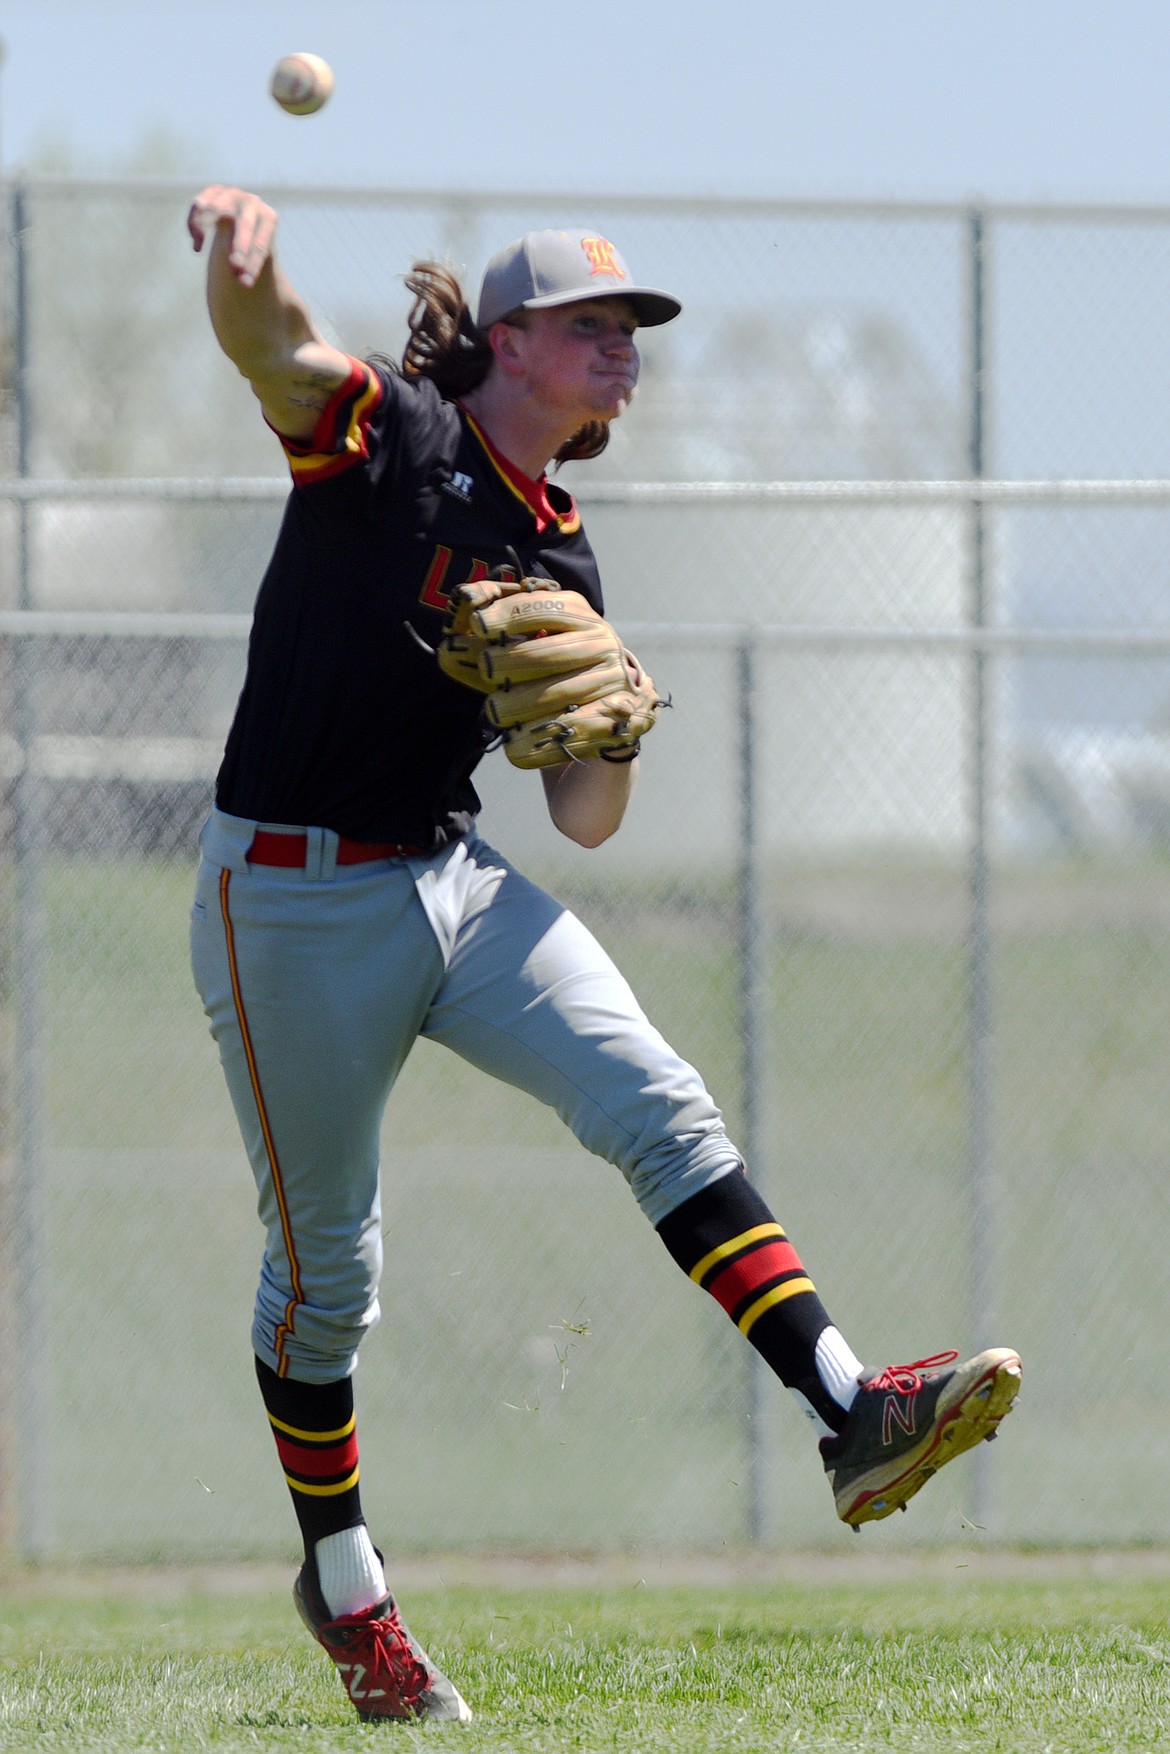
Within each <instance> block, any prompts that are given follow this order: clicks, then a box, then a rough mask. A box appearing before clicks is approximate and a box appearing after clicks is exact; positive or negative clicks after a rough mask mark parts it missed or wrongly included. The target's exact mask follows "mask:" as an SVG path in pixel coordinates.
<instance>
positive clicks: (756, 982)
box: [735, 638, 774, 1542]
mask: <svg viewBox="0 0 1170 1754" xmlns="http://www.w3.org/2000/svg"><path fill="white" fill-rule="evenodd" d="M735 663H736V684H737V698H738V702H739V800H740V820H739V866H738V870H737V873H736V926H737V946H736V948H737V959H738V963H739V1013H740V1085H741V1091H742V1103H743V1108H742V1122H741V1125H742V1128H743V1148H744V1154H745V1156H746V1158H747V1163H748V1169H749V1172H750V1174H751V1176H752V1178H753V1180H756V1181H757V1182H758V1180H759V1178H760V1175H761V1171H762V1169H763V1165H764V1150H763V1146H764V1138H763V1133H764V1128H763V1105H762V1100H761V1080H762V1078H763V1073H764V1018H765V1007H766V1003H767V978H766V969H765V962H764V958H765V942H764V928H763V898H762V893H761V891H762V873H761V868H760V843H759V831H758V822H757V813H756V746H757V737H756V705H757V699H756V696H757V684H756V673H755V666H756V657H755V648H754V645H753V642H752V641H751V639H749V638H744V639H742V640H741V641H740V643H739V645H738V647H737V649H736V654H735ZM747 1373H748V1375H747V1400H748V1454H749V1462H748V1480H749V1509H748V1531H749V1534H750V1536H751V1539H752V1540H753V1541H755V1542H766V1541H768V1540H769V1539H770V1538H771V1536H772V1533H773V1521H774V1519H773V1516H772V1514H771V1503H770V1499H771V1494H770V1492H769V1473H768V1463H769V1454H768V1450H769V1445H768V1441H767V1432H768V1409H769V1406H770V1401H769V1391H770V1390H771V1389H772V1388H773V1387H774V1379H773V1377H772V1374H771V1372H770V1371H769V1370H768V1368H767V1366H766V1365H765V1363H764V1361H763V1359H762V1358H761V1357H760V1355H759V1353H758V1352H757V1351H756V1350H755V1348H754V1347H752V1348H750V1349H749V1353H748V1363H747Z"/></svg>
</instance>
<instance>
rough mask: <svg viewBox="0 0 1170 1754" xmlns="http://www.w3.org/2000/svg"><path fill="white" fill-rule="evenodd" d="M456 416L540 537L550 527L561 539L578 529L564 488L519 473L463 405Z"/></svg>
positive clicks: (544, 477) (576, 514)
mask: <svg viewBox="0 0 1170 1754" xmlns="http://www.w3.org/2000/svg"><path fill="white" fill-rule="evenodd" d="M459 412H460V413H461V414H462V416H463V418H464V420H465V421H466V422H467V424H468V426H469V427H470V428H471V430H472V432H473V433H474V434H475V437H476V438H477V439H478V440H479V442H480V444H481V445H482V446H483V449H484V452H485V453H486V455H487V458H488V461H489V462H490V463H491V465H492V467H493V468H494V469H495V471H496V474H497V475H498V476H499V477H500V479H501V480H502V481H503V483H504V485H505V487H506V488H507V489H508V491H509V492H510V493H512V494H513V495H514V496H515V497H516V498H517V499H518V500H520V501H521V502H522V503H523V504H524V505H526V506H527V507H528V510H529V511H530V512H531V514H532V516H533V518H534V520H535V522H536V533H537V535H538V536H543V535H544V532H545V531H546V530H548V529H550V528H552V527H553V526H555V527H556V529H558V530H559V531H560V533H561V535H562V536H568V535H571V534H572V532H573V531H574V530H579V529H580V528H581V514H580V512H579V511H578V510H577V507H576V504H575V502H574V500H573V496H572V494H571V493H566V492H565V489H564V488H563V487H554V486H553V484H552V483H551V482H550V481H549V478H548V476H547V475H545V474H542V475H541V476H540V478H539V480H536V481H534V480H533V478H532V476H531V475H525V473H524V471H523V469H518V468H517V467H516V465H515V463H513V462H512V461H511V459H510V458H508V457H505V455H504V453H503V451H501V450H497V448H496V446H495V445H493V443H492V441H491V439H490V438H489V437H488V435H487V433H486V432H485V431H484V430H483V427H482V426H480V424H479V422H478V421H477V420H476V419H475V417H474V415H472V414H469V413H468V412H467V409H466V408H465V407H464V406H463V404H462V402H460V403H459ZM554 495H555V498H554Z"/></svg>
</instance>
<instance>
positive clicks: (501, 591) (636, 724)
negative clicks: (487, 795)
mask: <svg viewBox="0 0 1170 1754" xmlns="http://www.w3.org/2000/svg"><path fill="white" fill-rule="evenodd" d="M437 655H438V659H439V665H440V667H441V669H442V670H443V672H444V673H445V674H446V675H448V676H450V677H452V678H453V679H454V680H455V681H457V682H462V683H464V684H465V685H466V686H467V687H470V688H476V689H478V690H479V691H480V692H481V693H483V694H485V695H487V697H488V698H487V700H486V702H485V705H484V713H485V716H486V718H487V720H488V722H489V724H491V725H492V726H494V728H495V729H496V730H497V731H499V733H500V737H501V741H502V742H503V745H504V753H505V754H506V755H507V757H508V760H509V761H510V762H512V764H513V766H515V767H523V768H532V767H551V766H554V765H559V764H561V763H564V762H565V761H591V760H593V759H595V758H600V759H602V760H605V761H632V760H633V759H634V756H635V755H636V754H637V753H638V740H639V738H641V737H643V736H645V734H646V732H647V731H649V730H651V729H652V727H653V725H654V722H655V720H656V719H657V717H658V712H659V709H660V708H661V707H662V706H664V705H665V704H666V702H664V701H663V699H662V698H661V697H660V696H659V694H658V693H657V691H656V690H655V687H654V684H653V682H652V681H651V679H650V677H649V676H647V675H646V673H645V671H644V670H643V669H642V667H641V665H640V664H639V663H638V660H637V659H636V658H635V657H634V655H633V653H632V652H630V651H628V650H627V649H626V647H625V646H623V644H622V642H621V640H620V639H619V638H618V635H617V633H616V632H615V630H614V629H613V628H612V627H611V626H610V624H609V622H608V621H606V620H605V619H604V617H602V616H600V615H598V613H597V611H596V610H595V609H594V608H592V606H591V605H590V604H589V603H588V602H587V601H586V600H585V598H584V597H582V596H581V595H580V593H579V592H577V591H566V590H561V589H560V588H559V587H558V586H557V585H556V584H555V583H554V581H553V580H551V579H537V578H528V579H480V580H477V581H475V583H473V584H467V585H461V586H460V587H459V588H458V590H457V591H456V592H455V593H454V594H453V598H452V606H451V614H450V616H449V617H448V621H447V626H446V627H445V629H444V632H443V636H442V638H441V639H440V642H439V646H438V653H437Z"/></svg>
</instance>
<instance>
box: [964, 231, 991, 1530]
mask: <svg viewBox="0 0 1170 1754" xmlns="http://www.w3.org/2000/svg"><path fill="white" fill-rule="evenodd" d="M967 239H968V259H969V272H970V319H971V329H970V371H971V377H970V441H969V447H970V448H969V464H970V472H971V476H972V479H973V480H976V481H981V480H982V479H983V478H984V475H985V473H986V429H985V415H986V393H987V384H986V372H987V284H986V267H987V262H986V247H987V236H986V219H985V216H984V214H983V212H982V211H981V209H979V208H977V207H976V208H972V210H971V212H970V214H969V216H968V234H967ZM970 542H971V551H970V571H969V581H968V590H969V597H968V611H967V614H968V623H969V625H970V626H971V627H972V628H973V629H974V630H976V631H977V632H978V631H980V630H982V629H983V628H985V627H986V626H987V625H988V619H989V617H988V603H987V561H986V526H985V520H984V506H983V502H982V500H981V499H979V498H975V499H973V500H972V502H971V512H970ZM990 662H991V660H990V658H989V655H988V653H987V652H986V651H985V650H984V649H983V647H982V646H981V645H979V644H976V646H975V649H974V651H973V652H972V654H971V666H970V739H971V741H970V757H969V759H970V786H971V822H970V837H971V838H970V848H969V853H968V873H967V887H968V920H967V1100H968V1116H967V1127H968V1141H967V1165H968V1202H969V1213H970V1223H971V1263H970V1272H971V1281H970V1321H971V1327H972V1334H973V1339H974V1343H975V1345H976V1346H977V1347H982V1346H985V1345H987V1344H989V1343H990V1342H991V1341H992V1339H993V1336H994V1328H995V1321H996V1301H997V1266H996V1233H995V1222H994V1216H995V1190H994V1178H995V1160H994V1145H993V1139H992V1103H993V1096H992V1064H991V1059H992V1035H993V1029H994V1019H993V1015H992V993H991V957H992V944H991V924H990V900H991V893H990V892H991V866H990V859H989V854H988V833H989V811H988V797H989V789H990V775H989V741H990V710H989V699H988V668H989V663H990ZM972 1515H973V1517H974V1519H975V1521H976V1522H977V1523H978V1524H979V1525H980V1526H981V1527H986V1526H987V1523H988V1520H989V1517H990V1515H991V1482H990V1470H989V1467H988V1452H987V1451H986V1450H984V1449H983V1447H982V1445H981V1446H980V1447H979V1449H978V1451H977V1453H976V1457H975V1466H974V1474H973V1497H972Z"/></svg>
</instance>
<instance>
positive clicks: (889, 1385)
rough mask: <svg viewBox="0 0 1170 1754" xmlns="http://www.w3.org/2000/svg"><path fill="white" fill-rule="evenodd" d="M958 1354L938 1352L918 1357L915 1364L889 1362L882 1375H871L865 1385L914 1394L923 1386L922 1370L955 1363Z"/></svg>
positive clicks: (904, 1393)
mask: <svg viewBox="0 0 1170 1754" xmlns="http://www.w3.org/2000/svg"><path fill="white" fill-rule="evenodd" d="M958 1356H959V1354H958V1353H957V1352H936V1353H935V1355H934V1357H933V1358H916V1359H915V1360H914V1363H913V1364H887V1365H886V1368H885V1369H884V1370H883V1371H882V1373H881V1375H880V1376H875V1377H871V1378H870V1380H869V1382H867V1383H866V1385H865V1386H866V1388H867V1389H894V1390H895V1391H896V1392H897V1393H898V1394H900V1395H912V1394H913V1393H914V1391H915V1389H920V1388H921V1387H922V1377H921V1375H920V1372H922V1371H924V1370H939V1369H940V1368H941V1367H942V1366H943V1365H944V1364H953V1363H954V1362H955V1359H956V1358H957V1357H958Z"/></svg>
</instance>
